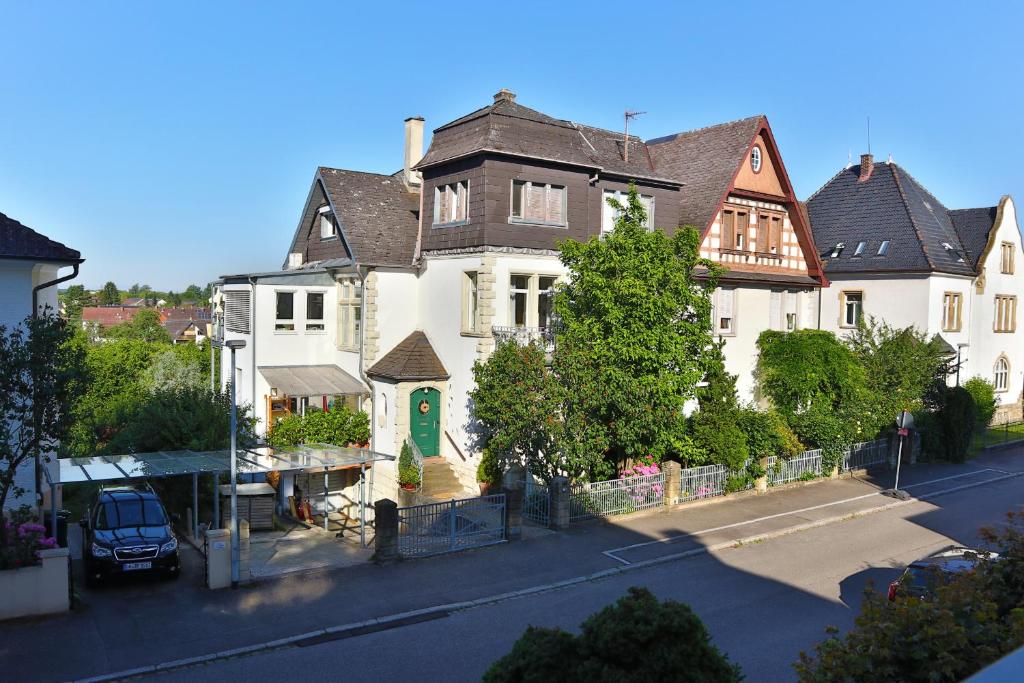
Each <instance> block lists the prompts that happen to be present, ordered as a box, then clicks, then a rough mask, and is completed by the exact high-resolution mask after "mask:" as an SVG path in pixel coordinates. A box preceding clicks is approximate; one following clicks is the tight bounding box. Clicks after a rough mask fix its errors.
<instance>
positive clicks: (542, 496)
mask: <svg viewBox="0 0 1024 683" xmlns="http://www.w3.org/2000/svg"><path fill="white" fill-rule="evenodd" d="M550 501H551V494H550V493H549V489H548V486H547V484H535V483H533V482H532V481H530V480H529V479H527V480H526V488H525V490H524V492H523V520H525V521H528V522H532V523H533V524H538V525H540V526H544V527H546V526H548V525H549V524H550V523H551V511H550Z"/></svg>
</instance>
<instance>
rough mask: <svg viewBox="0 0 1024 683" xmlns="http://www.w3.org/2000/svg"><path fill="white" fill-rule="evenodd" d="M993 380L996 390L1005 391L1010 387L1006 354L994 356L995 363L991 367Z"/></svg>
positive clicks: (1008, 364) (1008, 362) (1008, 363)
mask: <svg viewBox="0 0 1024 683" xmlns="http://www.w3.org/2000/svg"><path fill="white" fill-rule="evenodd" d="M992 374H993V377H992V379H993V382H992V384H994V385H995V388H996V391H1006V390H1007V389H1009V387H1010V361H1008V360H1007V359H1006V356H999V358H996V365H995V368H993V373H992Z"/></svg>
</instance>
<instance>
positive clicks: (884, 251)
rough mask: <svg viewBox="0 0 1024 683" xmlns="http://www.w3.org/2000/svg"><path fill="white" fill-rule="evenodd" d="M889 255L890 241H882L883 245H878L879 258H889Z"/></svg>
mask: <svg viewBox="0 0 1024 683" xmlns="http://www.w3.org/2000/svg"><path fill="white" fill-rule="evenodd" d="M888 254H889V240H882V243H881V244H879V245H878V254H877V255H878V256H888Z"/></svg>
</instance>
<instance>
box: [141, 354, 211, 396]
mask: <svg viewBox="0 0 1024 683" xmlns="http://www.w3.org/2000/svg"><path fill="white" fill-rule="evenodd" d="M179 346H194V344H180V345H179ZM140 382H141V384H142V386H143V387H145V388H146V390H148V391H150V392H154V393H155V392H158V391H168V390H175V389H202V388H207V387H209V386H210V379H209V376H208V375H207V374H206V373H204V372H203V364H202V362H201V361H200V360H199V359H198V358H195V357H190V356H186V355H185V354H182V353H177V352H176V351H175V348H174V347H169V348H166V349H164V350H163V351H158V352H157V354H156V355H155V356H154V357H153V360H152V361H151V362H150V364H149V367H148V368H146V371H145V372H144V373H143V375H142V377H141V378H140Z"/></svg>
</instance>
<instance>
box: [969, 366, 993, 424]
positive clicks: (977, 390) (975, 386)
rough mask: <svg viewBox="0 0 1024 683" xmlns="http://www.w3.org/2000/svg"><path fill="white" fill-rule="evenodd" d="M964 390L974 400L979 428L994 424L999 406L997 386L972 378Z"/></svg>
mask: <svg viewBox="0 0 1024 683" xmlns="http://www.w3.org/2000/svg"><path fill="white" fill-rule="evenodd" d="M964 389H966V390H967V393H969V394H970V395H971V398H973V399H974V407H975V409H976V410H977V412H978V420H977V426H978V428H979V429H984V428H986V427H988V425H989V423H991V422H992V416H993V415H995V414H996V406H997V405H999V401H998V400H997V399H996V388H995V386H994V385H993V384H992V382H989V381H988V380H986V379H983V378H981V377H972V378H970V379H969V380H967V381H966V382H964Z"/></svg>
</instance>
